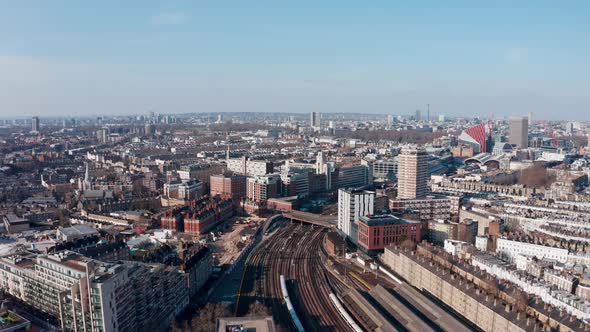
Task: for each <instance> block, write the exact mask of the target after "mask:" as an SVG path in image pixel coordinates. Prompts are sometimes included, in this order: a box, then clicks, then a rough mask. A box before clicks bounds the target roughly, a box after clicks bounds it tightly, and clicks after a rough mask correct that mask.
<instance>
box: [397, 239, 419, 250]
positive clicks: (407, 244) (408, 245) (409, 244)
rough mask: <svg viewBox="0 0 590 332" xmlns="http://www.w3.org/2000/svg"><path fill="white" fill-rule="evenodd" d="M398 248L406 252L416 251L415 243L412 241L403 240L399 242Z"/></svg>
mask: <svg viewBox="0 0 590 332" xmlns="http://www.w3.org/2000/svg"><path fill="white" fill-rule="evenodd" d="M400 247H402V248H403V249H407V250H414V249H416V243H414V241H412V240H411V239H404V240H403V241H402V242H401V244H400Z"/></svg>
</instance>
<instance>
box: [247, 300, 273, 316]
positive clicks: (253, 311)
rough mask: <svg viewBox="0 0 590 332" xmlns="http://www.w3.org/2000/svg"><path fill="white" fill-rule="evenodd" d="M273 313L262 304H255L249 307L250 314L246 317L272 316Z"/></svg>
mask: <svg viewBox="0 0 590 332" xmlns="http://www.w3.org/2000/svg"><path fill="white" fill-rule="evenodd" d="M270 315H271V312H270V310H269V309H268V307H267V306H265V305H264V304H262V303H260V302H255V303H252V304H251V305H250V307H248V314H247V315H246V316H270Z"/></svg>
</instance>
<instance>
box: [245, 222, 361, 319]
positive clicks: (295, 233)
mask: <svg viewBox="0 0 590 332" xmlns="http://www.w3.org/2000/svg"><path fill="white" fill-rule="evenodd" d="M324 236H325V232H324V230H323V229H322V228H314V227H312V226H309V225H301V224H298V225H297V224H292V225H288V226H286V227H284V228H282V229H280V230H278V231H277V233H276V234H274V235H273V236H272V237H271V238H269V239H268V240H266V241H265V242H264V243H263V244H262V245H261V246H260V247H258V248H256V249H255V250H254V251H253V252H252V254H251V255H250V257H248V260H247V261H246V268H245V270H244V274H245V278H246V279H248V280H246V282H245V283H247V284H250V286H249V285H245V286H244V287H243V288H242V292H241V294H240V295H239V297H238V303H237V306H236V314H237V315H238V316H241V315H244V314H245V313H246V312H247V308H248V306H249V304H250V303H253V302H254V301H259V302H262V303H265V304H266V305H267V306H268V307H269V308H270V309H271V311H272V313H273V316H274V317H275V321H276V322H277V324H278V325H279V326H280V327H283V328H286V329H288V330H295V327H294V325H293V323H292V321H291V319H290V316H289V313H288V310H287V308H286V306H285V304H284V302H283V298H282V292H281V286H280V275H284V276H285V279H286V281H287V287H288V290H289V296H290V298H291V301H292V303H293V307H294V308H295V311H296V313H297V315H298V316H299V318H300V320H301V321H302V323H303V326H304V327H305V330H307V331H320V330H327V331H348V330H350V327H349V326H348V324H347V323H346V321H345V320H344V319H342V317H341V316H340V315H339V313H338V311H337V310H336V308H335V307H334V305H333V303H332V302H331V301H330V298H329V294H330V293H335V292H340V291H341V290H342V289H344V288H345V287H346V285H344V284H343V283H342V282H341V281H339V280H337V279H336V278H334V276H333V275H331V274H330V273H328V272H327V270H326V265H327V257H326V253H325V252H324V251H323V248H322V241H323V239H324Z"/></svg>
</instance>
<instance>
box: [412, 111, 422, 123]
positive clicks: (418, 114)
mask: <svg viewBox="0 0 590 332" xmlns="http://www.w3.org/2000/svg"><path fill="white" fill-rule="evenodd" d="M420 118H422V114H421V112H420V110H416V115H415V116H414V120H416V121H420Z"/></svg>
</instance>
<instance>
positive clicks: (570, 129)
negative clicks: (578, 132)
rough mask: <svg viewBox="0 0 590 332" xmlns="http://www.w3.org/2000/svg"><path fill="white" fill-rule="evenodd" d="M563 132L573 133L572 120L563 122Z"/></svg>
mask: <svg viewBox="0 0 590 332" xmlns="http://www.w3.org/2000/svg"><path fill="white" fill-rule="evenodd" d="M565 133H566V134H568V135H573V134H574V123H573V122H568V123H566V124H565Z"/></svg>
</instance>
